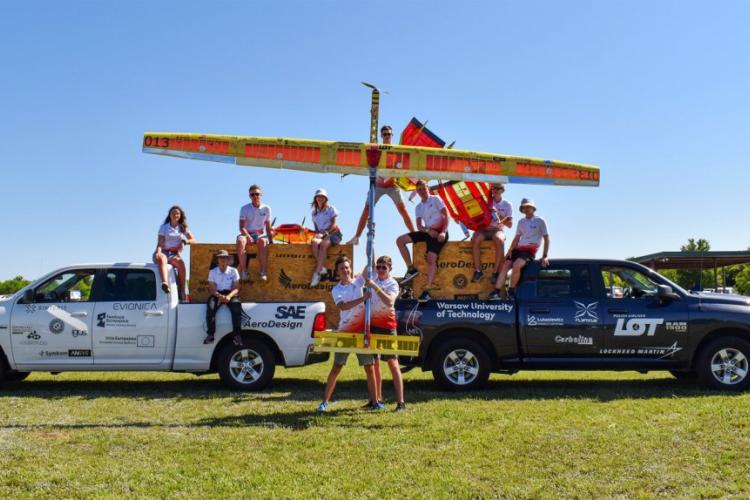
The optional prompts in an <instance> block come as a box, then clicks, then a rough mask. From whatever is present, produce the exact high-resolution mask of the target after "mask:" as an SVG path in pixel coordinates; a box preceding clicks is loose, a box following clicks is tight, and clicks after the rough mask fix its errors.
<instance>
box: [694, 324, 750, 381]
mask: <svg viewBox="0 0 750 500" xmlns="http://www.w3.org/2000/svg"><path fill="white" fill-rule="evenodd" d="M697 372H698V377H699V378H700V381H701V383H702V384H703V385H705V386H707V387H710V388H712V389H719V390H723V391H743V390H745V389H747V387H748V384H750V342H748V341H747V340H745V339H742V338H739V337H720V338H718V339H715V340H712V341H711V342H709V343H708V344H707V345H706V346H705V347H704V348H703V349H702V350H701V352H700V354H699V355H698V366H697Z"/></svg>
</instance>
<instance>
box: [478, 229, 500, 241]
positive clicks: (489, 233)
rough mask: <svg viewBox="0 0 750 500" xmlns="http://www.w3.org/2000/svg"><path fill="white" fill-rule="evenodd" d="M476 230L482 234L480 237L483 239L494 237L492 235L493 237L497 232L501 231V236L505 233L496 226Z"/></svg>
mask: <svg viewBox="0 0 750 500" xmlns="http://www.w3.org/2000/svg"><path fill="white" fill-rule="evenodd" d="M477 232H478V233H479V234H481V235H482V237H483V238H484V239H485V240H491V239H492V238H494V237H495V235H496V234H497V233H501V234H502V235H503V236H505V233H503V231H502V230H500V229H497V228H489V229H479V230H478V231H477ZM503 240H505V238H504V237H503Z"/></svg>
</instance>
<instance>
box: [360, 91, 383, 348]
mask: <svg viewBox="0 0 750 500" xmlns="http://www.w3.org/2000/svg"><path fill="white" fill-rule="evenodd" d="M362 84H363V85H365V86H366V87H369V88H371V89H372V98H371V106H370V143H371V144H377V142H378V115H379V111H380V91H379V90H378V88H377V87H375V86H374V85H372V84H370V83H366V82H362ZM372 147H373V148H375V146H372ZM370 153H371V154H368V155H367V161H368V164H369V166H370V189H369V191H368V192H367V208H368V217H367V250H366V254H367V277H368V278H369V277H371V276H372V264H373V253H374V246H375V180H376V178H377V174H378V163H379V161H380V154H379V151H377V150H371V152H370ZM371 302H372V298H370V299H367V300H366V301H365V342H364V346H365V347H370V330H371V325H370V314H371V312H372V304H371Z"/></svg>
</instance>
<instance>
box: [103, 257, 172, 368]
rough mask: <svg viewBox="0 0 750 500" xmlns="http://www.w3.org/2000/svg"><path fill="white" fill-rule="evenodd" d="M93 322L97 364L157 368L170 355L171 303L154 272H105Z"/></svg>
mask: <svg viewBox="0 0 750 500" xmlns="http://www.w3.org/2000/svg"><path fill="white" fill-rule="evenodd" d="M97 283H98V284H99V285H100V287H99V288H98V293H97V296H98V297H99V300H98V301H97V303H96V311H95V315H94V322H93V332H94V334H93V345H94V364H106V365H117V364H129V365H141V364H156V363H160V362H162V361H163V360H164V357H165V356H166V352H167V336H168V326H169V325H168V321H169V302H168V301H167V300H162V301H157V294H156V283H157V281H156V276H155V274H154V271H152V270H151V269H129V268H126V267H122V268H118V267H113V268H109V269H105V270H104V271H102V276H101V278H100V279H98V280H97Z"/></svg>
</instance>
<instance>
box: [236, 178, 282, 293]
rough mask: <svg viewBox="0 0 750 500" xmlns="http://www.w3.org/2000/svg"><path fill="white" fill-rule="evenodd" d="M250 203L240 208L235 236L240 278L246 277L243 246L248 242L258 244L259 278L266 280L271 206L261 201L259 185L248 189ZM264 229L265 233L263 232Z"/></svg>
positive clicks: (270, 239)
mask: <svg viewBox="0 0 750 500" xmlns="http://www.w3.org/2000/svg"><path fill="white" fill-rule="evenodd" d="M248 192H249V193H250V203H248V204H247V205H244V206H243V207H242V208H241V209H240V234H239V235H238V236H237V258H238V259H239V265H238V268H239V272H240V278H241V279H248V278H249V275H248V272H247V257H246V253H245V248H246V246H247V244H248V243H255V244H256V245H257V246H258V260H259V261H260V279H261V280H262V281H267V280H268V245H270V244H272V243H273V228H271V207H269V206H268V205H265V204H263V203H261V201H260V199H261V197H262V196H263V192H262V191H261V189H260V186H258V185H257V184H253V185H252V186H250V189H249V190H248ZM264 231H265V233H266V234H263V232H264Z"/></svg>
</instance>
